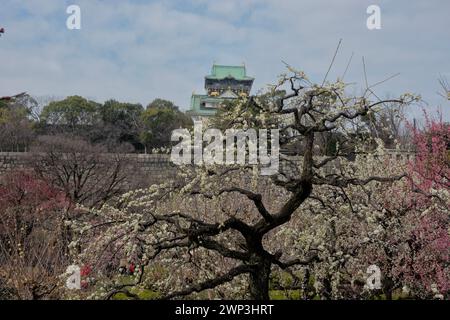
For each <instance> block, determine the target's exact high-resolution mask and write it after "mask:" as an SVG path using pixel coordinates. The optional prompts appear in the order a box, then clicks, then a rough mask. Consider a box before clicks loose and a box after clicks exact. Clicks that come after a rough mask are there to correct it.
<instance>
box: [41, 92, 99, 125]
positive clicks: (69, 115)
mask: <svg viewBox="0 0 450 320" xmlns="http://www.w3.org/2000/svg"><path fill="white" fill-rule="evenodd" d="M98 108H99V104H98V103H96V102H94V101H90V100H87V99H85V98H83V97H80V96H71V97H67V98H66V99H64V100H61V101H54V102H50V103H49V104H48V105H47V106H45V107H44V109H43V110H42V113H41V121H42V122H43V123H44V124H47V125H49V124H50V125H58V126H63V127H67V128H69V129H70V130H76V129H79V127H81V126H89V125H93V124H95V123H96V121H97V120H98V119H97V110H98Z"/></svg>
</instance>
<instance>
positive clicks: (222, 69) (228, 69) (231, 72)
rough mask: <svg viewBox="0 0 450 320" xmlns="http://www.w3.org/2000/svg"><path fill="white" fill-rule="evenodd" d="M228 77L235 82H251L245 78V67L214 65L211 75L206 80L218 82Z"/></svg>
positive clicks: (249, 78) (248, 78)
mask: <svg viewBox="0 0 450 320" xmlns="http://www.w3.org/2000/svg"><path fill="white" fill-rule="evenodd" d="M230 77H231V78H234V79H236V80H253V78H251V77H247V74H246V71H245V66H223V65H218V64H214V65H213V67H212V70H211V74H210V75H209V76H206V78H207V79H218V80H220V79H225V78H230Z"/></svg>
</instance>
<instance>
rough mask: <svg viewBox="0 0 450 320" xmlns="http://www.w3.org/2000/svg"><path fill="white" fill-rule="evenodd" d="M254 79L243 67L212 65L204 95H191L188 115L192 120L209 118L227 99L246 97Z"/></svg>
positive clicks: (206, 80)
mask: <svg viewBox="0 0 450 320" xmlns="http://www.w3.org/2000/svg"><path fill="white" fill-rule="evenodd" d="M253 80H254V78H251V77H248V76H247V74H246V70H245V65H242V66H224V65H217V64H213V66H212V70H211V74H210V75H207V76H206V77H205V91H206V94H195V93H194V94H192V97H191V108H190V110H189V111H188V114H189V115H190V116H191V117H192V118H193V119H194V120H200V119H202V118H204V117H211V116H213V115H215V114H216V112H217V109H218V108H220V105H221V103H222V102H223V101H225V100H227V99H237V98H239V97H247V96H248V95H249V94H250V90H251V88H252V85H253Z"/></svg>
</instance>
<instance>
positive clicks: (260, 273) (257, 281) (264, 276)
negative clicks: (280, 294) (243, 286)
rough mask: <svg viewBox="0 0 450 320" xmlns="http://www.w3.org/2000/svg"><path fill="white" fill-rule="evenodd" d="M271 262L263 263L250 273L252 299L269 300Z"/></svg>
mask: <svg viewBox="0 0 450 320" xmlns="http://www.w3.org/2000/svg"><path fill="white" fill-rule="evenodd" d="M270 266H271V263H270V262H269V261H265V260H263V261H261V263H260V265H259V266H258V267H257V268H255V270H254V271H253V272H251V273H250V288H249V289H250V299H252V300H269V277H270Z"/></svg>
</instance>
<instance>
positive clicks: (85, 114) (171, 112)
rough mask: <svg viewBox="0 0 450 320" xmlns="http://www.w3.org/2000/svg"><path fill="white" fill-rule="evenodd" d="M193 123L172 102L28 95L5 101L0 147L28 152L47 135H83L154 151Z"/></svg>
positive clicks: (0, 105)
mask: <svg viewBox="0 0 450 320" xmlns="http://www.w3.org/2000/svg"><path fill="white" fill-rule="evenodd" d="M191 125H192V121H191V119H190V117H188V116H187V115H185V114H184V113H183V112H181V111H180V110H179V108H178V107H177V106H176V105H175V104H174V103H172V102H170V101H167V100H163V99H155V100H154V101H152V102H151V103H150V104H148V105H147V106H146V107H144V106H142V105H141V104H135V103H127V102H118V101H116V100H108V101H106V102H105V103H103V104H102V103H97V102H95V101H91V100H89V99H86V98H83V97H80V96H70V97H67V98H65V99H63V100H59V101H51V102H48V103H46V104H45V105H43V106H42V104H41V105H39V103H38V102H37V101H36V100H35V99H33V98H32V97H30V96H28V95H21V96H19V97H16V98H13V99H2V100H0V151H3V152H5V151H10V152H11V151H16V152H20V151H28V150H30V148H31V147H32V146H33V145H35V144H36V143H37V142H38V141H39V139H41V138H42V137H46V136H55V135H57V136H66V137H67V138H69V137H70V138H79V139H83V140H86V141H88V142H90V143H92V144H100V145H102V146H103V147H105V148H107V149H108V151H110V152H114V151H118V150H120V151H121V152H140V153H141V152H149V151H150V150H151V149H153V148H160V147H164V146H167V145H168V144H169V142H170V133H171V131H172V130H173V129H176V128H180V127H188V126H191Z"/></svg>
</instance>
